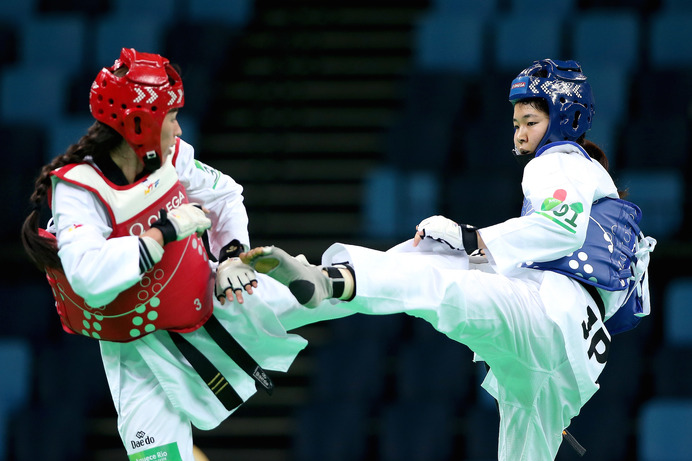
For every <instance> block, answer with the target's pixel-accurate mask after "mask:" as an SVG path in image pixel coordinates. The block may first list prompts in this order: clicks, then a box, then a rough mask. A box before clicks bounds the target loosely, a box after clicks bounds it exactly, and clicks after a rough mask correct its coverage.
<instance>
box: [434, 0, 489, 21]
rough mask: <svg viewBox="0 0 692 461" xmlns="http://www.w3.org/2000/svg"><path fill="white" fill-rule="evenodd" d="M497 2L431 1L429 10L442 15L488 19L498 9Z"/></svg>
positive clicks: (485, 0)
mask: <svg viewBox="0 0 692 461" xmlns="http://www.w3.org/2000/svg"><path fill="white" fill-rule="evenodd" d="M499 3H500V2H499V0H484V1H482V2H479V1H477V0H432V1H431V2H430V7H429V8H430V10H431V11H434V12H437V13H442V14H453V15H454V14H456V15H459V14H465V15H470V16H474V17H476V18H479V19H488V18H490V17H492V16H493V15H495V13H497V11H498V9H499V8H500V5H499Z"/></svg>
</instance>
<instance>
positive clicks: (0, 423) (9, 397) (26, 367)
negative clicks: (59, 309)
mask: <svg viewBox="0 0 692 461" xmlns="http://www.w3.org/2000/svg"><path fill="white" fill-rule="evenodd" d="M0 364H2V369H3V377H2V379H0V460H5V459H8V458H7V438H8V431H9V427H10V422H11V421H12V418H13V416H14V413H15V412H16V411H17V410H19V409H20V408H22V406H24V405H25V404H27V402H28V401H29V398H30V395H31V391H32V387H31V374H32V350H31V346H30V344H29V343H28V342H27V341H26V340H24V339H19V338H3V339H1V340H0Z"/></svg>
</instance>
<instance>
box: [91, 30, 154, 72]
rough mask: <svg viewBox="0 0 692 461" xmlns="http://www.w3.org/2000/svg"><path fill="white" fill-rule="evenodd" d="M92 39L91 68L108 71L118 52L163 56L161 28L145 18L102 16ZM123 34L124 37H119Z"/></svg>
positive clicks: (118, 54)
mask: <svg viewBox="0 0 692 461" xmlns="http://www.w3.org/2000/svg"><path fill="white" fill-rule="evenodd" d="M95 29H96V31H95V36H94V44H93V47H94V54H93V65H94V68H96V69H100V68H101V67H108V66H111V65H113V62H114V61H115V60H116V59H118V57H119V56H120V50H121V49H122V48H134V49H136V50H137V51H142V52H146V53H157V54H161V53H162V52H163V45H164V43H163V42H164V41H163V25H162V24H154V23H152V22H151V21H149V19H147V18H127V17H119V16H106V17H104V18H101V19H100V20H99V21H98V22H97V23H96V28H95ZM123 31H127V34H125V35H124V34H123ZM94 76H95V75H94Z"/></svg>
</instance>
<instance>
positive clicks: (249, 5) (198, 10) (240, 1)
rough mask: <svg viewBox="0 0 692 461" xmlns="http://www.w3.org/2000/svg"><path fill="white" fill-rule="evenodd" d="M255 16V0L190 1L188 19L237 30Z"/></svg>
mask: <svg viewBox="0 0 692 461" xmlns="http://www.w3.org/2000/svg"><path fill="white" fill-rule="evenodd" d="M253 14H254V0H233V1H232V2H219V1H218V0H190V1H189V2H188V6H187V15H186V18H187V19H188V20H191V21H197V22H212V23H222V24H226V25H228V26H231V27H235V28H243V27H245V26H246V25H247V24H248V22H250V20H251V19H252V15H253Z"/></svg>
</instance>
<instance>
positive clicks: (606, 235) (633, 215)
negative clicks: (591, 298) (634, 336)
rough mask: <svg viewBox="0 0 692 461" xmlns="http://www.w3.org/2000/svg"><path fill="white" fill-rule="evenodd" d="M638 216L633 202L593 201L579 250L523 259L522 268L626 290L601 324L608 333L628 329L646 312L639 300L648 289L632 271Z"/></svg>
mask: <svg viewBox="0 0 692 461" xmlns="http://www.w3.org/2000/svg"><path fill="white" fill-rule="evenodd" d="M527 213H531V211H530V207H529V206H527V204H526V203H525V206H524V208H523V210H522V215H525V214H527ZM641 217H642V212H641V210H640V209H639V207H638V206H637V205H635V204H634V203H631V202H628V201H626V200H622V199H615V198H609V197H605V198H602V199H599V200H596V201H595V202H594V203H593V205H592V207H591V216H590V218H589V224H588V227H587V231H586V240H585V241H584V245H583V246H582V247H581V248H580V249H579V250H577V251H575V252H574V253H571V254H569V255H567V256H564V257H562V258H560V259H556V260H554V261H546V262H527V263H524V264H522V267H528V268H531V269H539V270H550V271H554V272H558V273H560V274H563V275H566V276H568V277H572V278H574V279H576V280H578V281H579V282H581V283H584V284H587V285H591V286H594V287H598V288H601V289H603V290H607V291H620V290H628V296H627V300H626V301H625V303H624V304H623V305H622V306H621V307H620V308H619V309H618V311H617V312H616V313H615V314H614V315H613V316H612V317H611V318H610V319H608V321H607V322H606V323H605V324H606V327H607V328H608V331H609V332H610V333H611V334H616V333H620V332H623V331H627V330H630V329H632V328H634V327H635V326H637V324H638V323H639V321H640V320H641V318H642V317H643V316H645V315H647V314H648V312H647V310H648V309H647V308H645V300H644V299H643V297H644V289H648V283H647V280H646V274H645V273H643V274H641V277H638V275H640V274H635V272H637V271H636V270H635V269H636V267H637V263H638V262H639V261H638V257H639V256H640V255H641V252H640V251H639V248H640V246H641V242H642V234H641V231H640V229H639V221H640V220H641ZM646 243H647V244H648V241H647V242H646ZM646 253H647V254H648V252H646ZM646 263H647V264H648V259H647V261H646ZM644 269H645V268H644ZM644 272H645V271H644ZM644 284H646V285H647V286H644Z"/></svg>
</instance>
